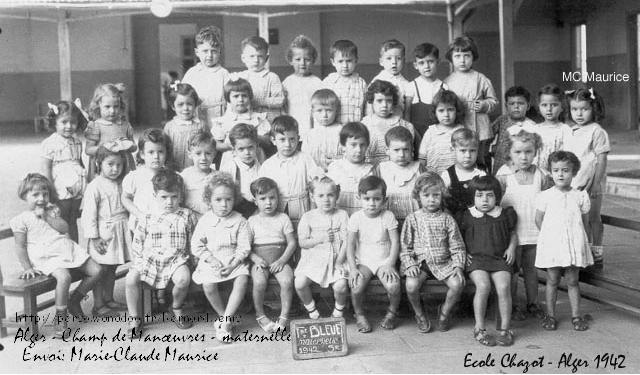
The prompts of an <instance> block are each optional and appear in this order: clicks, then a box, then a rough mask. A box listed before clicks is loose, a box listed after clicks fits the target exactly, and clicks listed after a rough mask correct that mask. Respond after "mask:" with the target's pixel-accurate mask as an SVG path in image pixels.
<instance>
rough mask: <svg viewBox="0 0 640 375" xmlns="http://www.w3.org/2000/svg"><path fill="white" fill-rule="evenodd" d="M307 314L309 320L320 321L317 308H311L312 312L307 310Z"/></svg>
mask: <svg viewBox="0 0 640 375" xmlns="http://www.w3.org/2000/svg"><path fill="white" fill-rule="evenodd" d="M307 314H309V319H313V320H316V319H320V313H319V312H318V309H317V308H315V307H314V308H313V310H307Z"/></svg>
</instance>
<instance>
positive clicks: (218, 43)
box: [182, 26, 229, 128]
mask: <svg viewBox="0 0 640 375" xmlns="http://www.w3.org/2000/svg"><path fill="white" fill-rule="evenodd" d="M195 42H196V48H195V53H196V56H198V59H200V62H199V63H198V64H196V65H195V66H193V67H191V68H190V69H189V70H188V71H187V72H186V73H185V74H184V77H183V78H182V83H188V84H190V85H191V86H193V88H195V89H196V92H197V93H198V97H199V98H200V100H202V104H200V106H199V107H198V116H199V118H200V120H201V121H202V122H203V123H205V124H207V126H208V127H209V128H210V127H211V120H213V119H215V118H216V117H220V116H222V114H223V113H224V110H225V106H226V101H225V99H224V90H223V87H224V85H225V83H227V81H228V80H229V71H227V69H225V68H223V67H222V66H221V65H220V56H221V55H222V48H223V44H222V33H221V31H220V29H219V28H217V27H215V26H206V27H203V28H202V29H200V31H198V33H197V34H196V36H195Z"/></svg>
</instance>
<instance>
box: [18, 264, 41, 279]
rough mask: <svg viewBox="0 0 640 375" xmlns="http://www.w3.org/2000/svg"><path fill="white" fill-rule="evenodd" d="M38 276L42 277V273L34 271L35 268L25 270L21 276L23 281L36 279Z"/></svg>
mask: <svg viewBox="0 0 640 375" xmlns="http://www.w3.org/2000/svg"><path fill="white" fill-rule="evenodd" d="M38 275H42V272H40V271H38V270H34V269H33V267H31V268H29V269H28V270H24V271H23V272H22V274H20V278H21V279H25V280H29V279H33V278H34V277H36V276H38Z"/></svg>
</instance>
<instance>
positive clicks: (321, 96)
mask: <svg viewBox="0 0 640 375" xmlns="http://www.w3.org/2000/svg"><path fill="white" fill-rule="evenodd" d="M314 105H326V106H330V107H332V108H334V109H335V111H336V118H338V119H339V118H340V98H338V95H336V93H335V92H334V91H333V90H331V89H320V90H317V91H316V92H314V93H313V95H312V96H311V108H313V106H314Z"/></svg>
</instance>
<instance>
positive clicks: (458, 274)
mask: <svg viewBox="0 0 640 375" xmlns="http://www.w3.org/2000/svg"><path fill="white" fill-rule="evenodd" d="M453 277H458V278H460V283H461V284H462V285H465V284H466V283H467V280H466V279H465V278H464V272H462V268H460V267H456V268H455V270H454V271H453Z"/></svg>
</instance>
